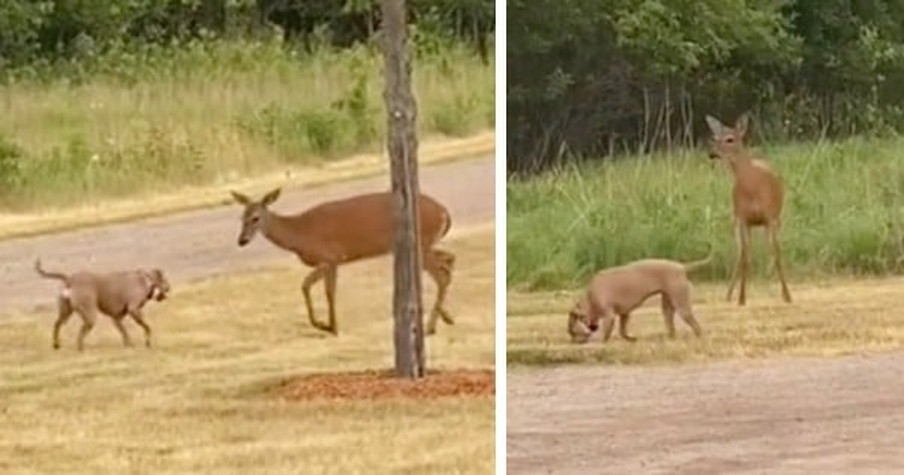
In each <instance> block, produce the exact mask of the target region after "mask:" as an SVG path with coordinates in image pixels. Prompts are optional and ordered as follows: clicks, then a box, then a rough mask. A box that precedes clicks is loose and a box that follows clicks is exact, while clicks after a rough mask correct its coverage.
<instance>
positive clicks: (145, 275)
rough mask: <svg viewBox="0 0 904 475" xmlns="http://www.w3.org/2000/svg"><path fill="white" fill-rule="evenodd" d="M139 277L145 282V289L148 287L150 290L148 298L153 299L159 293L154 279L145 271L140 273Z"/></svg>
mask: <svg viewBox="0 0 904 475" xmlns="http://www.w3.org/2000/svg"><path fill="white" fill-rule="evenodd" d="M138 275H140V276H141V279H142V280H143V281H144V285H145V287H147V289H148V294H147V298H148V299H153V298H154V293H155V292H156V291H157V284H156V283H155V282H154V278H153V277H151V274H150V273H148V272H147V271H143V270H140V271H138Z"/></svg>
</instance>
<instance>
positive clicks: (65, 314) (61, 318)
mask: <svg viewBox="0 0 904 475" xmlns="http://www.w3.org/2000/svg"><path fill="white" fill-rule="evenodd" d="M71 316H72V304H70V303H69V299H66V298H63V297H60V298H59V299H57V319H56V322H54V323H53V349H55V350H58V349H60V329H61V328H63V325H65V324H66V322H67V321H69V317H71Z"/></svg>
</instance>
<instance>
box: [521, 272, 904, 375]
mask: <svg viewBox="0 0 904 475" xmlns="http://www.w3.org/2000/svg"><path fill="white" fill-rule="evenodd" d="M790 285H791V292H792V295H793V296H794V299H795V301H794V303H793V304H790V305H789V304H785V303H783V302H782V301H781V298H780V293H779V287H778V283H777V282H776V281H768V282H767V281H758V282H756V283H755V284H754V285H753V286H752V287H749V288H748V291H749V293H748V303H747V306H745V307H738V306H737V304H736V303H729V302H726V301H725V291H726V284H725V283H719V284H712V283H708V284H700V285H696V286H695V292H694V313H695V316H696V317H697V320H698V321H699V322H700V325H701V326H702V327H703V331H704V335H703V337H702V338H700V339H696V338H694V337H693V334H692V333H691V331H690V329H689V328H688V327H687V326H686V325H685V324H684V322H683V321H681V319H679V318H677V317H676V328H677V330H678V336H677V337H676V338H675V340H670V339H669V338H668V337H667V336H666V331H665V324H664V322H663V318H662V316H661V312H660V310H659V299H658V298H654V299H651V300H650V301H649V302H648V303H647V304H646V305H645V306H644V307H642V308H641V309H638V310H637V311H635V312H634V313H633V314H632V316H631V320H630V322H629V324H628V333H629V335H631V336H636V337H638V341H637V342H635V343H628V342H626V341H624V340H622V339H620V338H619V337H618V333H617V332H615V333H613V337H612V339H611V340H610V341H609V342H608V343H606V344H603V343H602V342H601V337H600V335H599V333H597V334H596V335H594V337H593V339H592V340H591V341H590V342H588V343H586V344H584V345H576V344H572V343H571V342H570V340H569V338H568V334H567V332H566V330H565V321H566V320H565V319H566V312H567V311H568V309H569V308H570V306H571V305H572V304H573V302H574V300H573V299H574V298H576V296H577V295H578V294H577V292H572V291H559V292H534V293H521V292H510V293H509V295H508V318H507V322H506V323H507V332H508V346H507V352H508V364H509V365H516V366H517V365H527V366H536V365H541V366H542V365H554V364H561V363H610V364H668V363H683V362H697V361H711V360H724V359H738V358H742V359H743V358H765V357H772V356H834V355H844V354H863V353H870V352H880V351H888V350H895V349H901V348H904V316H902V314H901V312H900V309H901V308H902V306H904V293H902V292H901V289H902V288H904V278H885V279H877V278H866V279H861V280H850V279H844V278H835V277H833V278H828V279H823V280H813V281H808V282H795V281H792V282H791V283H790Z"/></svg>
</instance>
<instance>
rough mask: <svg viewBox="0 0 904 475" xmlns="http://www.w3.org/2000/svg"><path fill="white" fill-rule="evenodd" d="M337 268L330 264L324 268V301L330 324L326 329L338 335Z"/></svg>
mask: <svg viewBox="0 0 904 475" xmlns="http://www.w3.org/2000/svg"><path fill="white" fill-rule="evenodd" d="M337 274H338V268H337V266H335V265H330V266H328V267H326V268H325V270H324V278H325V280H324V287H326V302H327V306H328V307H329V315H330V324H329V327H327V330H328V331H329V332H330V333H332V334H333V335H337V336H338V335H339V328H338V326H337V324H336V278H337V277H338V275H337Z"/></svg>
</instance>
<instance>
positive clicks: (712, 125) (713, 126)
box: [706, 115, 725, 135]
mask: <svg viewBox="0 0 904 475" xmlns="http://www.w3.org/2000/svg"><path fill="white" fill-rule="evenodd" d="M706 125H708V126H709V130H710V131H712V133H713V135H722V129H724V128H725V126H724V125H722V123H721V122H719V119H716V118H715V117H713V116H711V115H708V116H706Z"/></svg>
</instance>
